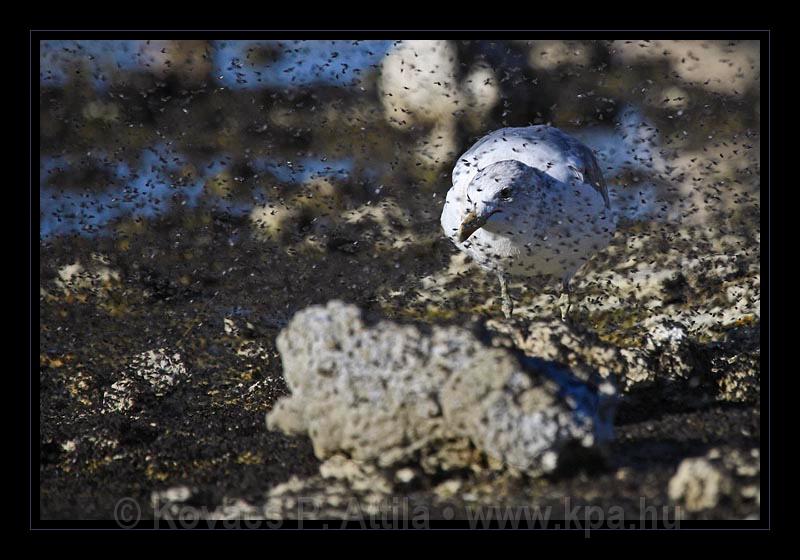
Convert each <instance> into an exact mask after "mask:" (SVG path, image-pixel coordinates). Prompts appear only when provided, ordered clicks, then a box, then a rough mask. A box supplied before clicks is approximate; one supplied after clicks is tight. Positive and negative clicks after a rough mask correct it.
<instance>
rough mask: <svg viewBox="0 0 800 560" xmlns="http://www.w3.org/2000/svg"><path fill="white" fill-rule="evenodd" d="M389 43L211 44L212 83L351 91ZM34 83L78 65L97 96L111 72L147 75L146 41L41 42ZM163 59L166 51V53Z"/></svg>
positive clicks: (64, 76)
mask: <svg viewBox="0 0 800 560" xmlns="http://www.w3.org/2000/svg"><path fill="white" fill-rule="evenodd" d="M391 44H392V42H391V41H342V40H336V41H212V42H211V45H210V48H211V51H212V52H211V59H212V61H213V68H212V79H213V80H214V81H216V82H217V83H218V84H219V85H221V86H225V87H228V88H232V89H257V88H261V87H267V86H269V87H275V86H281V87H300V86H309V85H319V84H330V85H337V86H354V85H357V84H358V83H359V80H360V79H361V76H362V75H363V74H364V73H365V72H366V71H368V70H369V69H370V68H371V67H372V66H373V65H377V64H379V63H380V60H381V58H382V57H383V56H384V55H385V54H386V52H387V51H388V50H389V47H390V46H391ZM40 46H41V52H40V74H39V81H40V83H41V84H42V85H49V86H62V85H64V84H65V83H66V82H67V81H68V80H69V79H70V78H71V77H72V75H73V74H74V73H75V68H76V64H81V65H83V68H84V70H81V72H82V73H84V72H88V74H89V75H90V76H91V78H90V79H91V82H92V83H93V84H94V86H95V88H97V89H98V90H104V89H105V88H106V87H108V85H109V84H110V83H111V81H112V80H113V76H114V74H115V73H116V72H125V71H133V70H142V71H150V68H149V67H148V64H150V63H151V62H152V60H151V59H152V57H151V56H148V55H146V54H145V53H144V52H143V48H144V47H145V46H146V41H131V40H128V41H74V40H71V41H42V42H41V44H40ZM258 47H269V48H272V49H274V50H275V51H277V52H279V53H280V56H279V57H278V58H277V60H274V61H263V62H260V63H257V62H256V61H255V60H254V59H253V58H252V57H251V56H249V54H250V53H249V52H248V51H249V50H252V49H255V48H258ZM167 54H169V51H167Z"/></svg>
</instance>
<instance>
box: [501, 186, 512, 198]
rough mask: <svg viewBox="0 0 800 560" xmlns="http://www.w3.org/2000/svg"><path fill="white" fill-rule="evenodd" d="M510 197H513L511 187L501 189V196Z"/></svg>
mask: <svg viewBox="0 0 800 560" xmlns="http://www.w3.org/2000/svg"><path fill="white" fill-rule="evenodd" d="M510 197H511V189H509V188H508V187H506V188H504V189H503V190H501V191H500V198H510Z"/></svg>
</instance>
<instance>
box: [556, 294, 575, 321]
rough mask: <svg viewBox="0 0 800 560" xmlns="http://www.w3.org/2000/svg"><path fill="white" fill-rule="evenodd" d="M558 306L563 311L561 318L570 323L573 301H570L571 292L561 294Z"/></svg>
mask: <svg viewBox="0 0 800 560" xmlns="http://www.w3.org/2000/svg"><path fill="white" fill-rule="evenodd" d="M558 307H559V309H560V311H561V320H562V321H564V322H565V323H569V322H570V319H569V311H570V309H571V308H572V302H571V301H570V298H569V294H561V297H560V298H559V301H558Z"/></svg>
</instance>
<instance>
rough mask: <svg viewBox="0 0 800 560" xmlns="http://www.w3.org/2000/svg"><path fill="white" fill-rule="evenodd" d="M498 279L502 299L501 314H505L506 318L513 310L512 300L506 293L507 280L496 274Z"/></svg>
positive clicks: (509, 316) (509, 317)
mask: <svg viewBox="0 0 800 560" xmlns="http://www.w3.org/2000/svg"><path fill="white" fill-rule="evenodd" d="M498 279H499V280H500V297H501V298H502V301H503V303H502V309H503V315H505V316H506V319H511V313H513V312H514V302H513V301H512V300H511V296H510V295H508V281H507V280H506V277H505V276H503V275H502V274H500V275H498Z"/></svg>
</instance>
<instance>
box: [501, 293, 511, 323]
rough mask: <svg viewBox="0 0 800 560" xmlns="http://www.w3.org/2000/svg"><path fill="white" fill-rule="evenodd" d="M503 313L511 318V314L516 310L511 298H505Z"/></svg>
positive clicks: (507, 317)
mask: <svg viewBox="0 0 800 560" xmlns="http://www.w3.org/2000/svg"><path fill="white" fill-rule="evenodd" d="M502 307H503V315H505V316H506V319H511V314H512V313H513V312H514V302H513V301H511V298H503V305H502Z"/></svg>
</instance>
